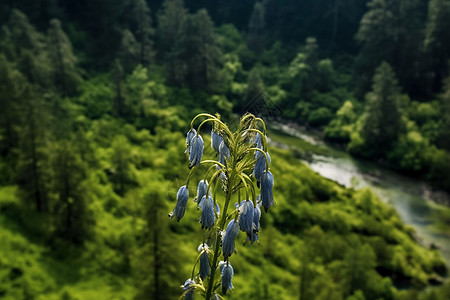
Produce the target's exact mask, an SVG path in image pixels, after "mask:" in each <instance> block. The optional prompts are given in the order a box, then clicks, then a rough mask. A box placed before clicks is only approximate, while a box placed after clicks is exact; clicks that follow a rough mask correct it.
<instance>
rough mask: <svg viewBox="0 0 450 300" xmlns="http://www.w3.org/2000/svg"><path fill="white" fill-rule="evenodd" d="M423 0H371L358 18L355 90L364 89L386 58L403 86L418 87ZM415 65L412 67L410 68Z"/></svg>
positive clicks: (367, 86)
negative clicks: (358, 76) (358, 49)
mask: <svg viewBox="0 0 450 300" xmlns="http://www.w3.org/2000/svg"><path fill="white" fill-rule="evenodd" d="M422 5H423V1H420V0H401V1H398V0H372V1H371V2H370V3H369V4H368V8H369V10H368V11H367V12H366V13H365V15H364V16H363V18H362V19H361V23H360V27H359V30H358V32H357V34H356V40H357V41H358V42H360V43H361V45H362V48H361V51H360V53H359V55H358V58H357V71H358V74H361V76H360V79H359V90H358V92H360V93H361V92H366V91H367V90H368V89H369V87H370V78H371V77H372V75H373V72H374V70H375V68H376V67H377V66H378V65H379V64H380V63H381V62H382V61H387V62H388V63H390V64H391V65H392V66H393V67H394V69H395V70H396V71H397V72H398V76H399V79H400V82H401V84H402V86H404V87H405V88H406V89H407V90H409V89H413V88H417V87H416V83H417V82H419V83H420V78H418V75H417V74H420V73H419V72H418V70H419V69H418V64H417V63H416V64H411V62H412V61H418V60H419V55H420V51H419V50H420V48H421V44H422V38H423V37H422V31H423V30H422V27H423V19H424V18H425V16H424V13H423V11H424V10H423V7H422ZM412 68H415V69H412Z"/></svg>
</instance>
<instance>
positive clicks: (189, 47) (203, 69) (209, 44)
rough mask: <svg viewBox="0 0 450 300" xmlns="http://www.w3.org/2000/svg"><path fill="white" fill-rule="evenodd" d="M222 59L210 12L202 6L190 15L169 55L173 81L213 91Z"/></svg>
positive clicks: (176, 83) (185, 20)
mask: <svg viewBox="0 0 450 300" xmlns="http://www.w3.org/2000/svg"><path fill="white" fill-rule="evenodd" d="M221 60H222V53H221V51H220V49H219V47H218V44H217V40H216V36H215V34H214V24H213V22H212V20H211V18H210V17H209V15H208V12H207V11H206V10H204V9H201V10H199V11H198V12H197V13H196V14H194V15H189V16H187V17H186V18H185V19H184V22H183V25H182V28H181V31H180V34H179V35H178V38H177V40H176V43H175V46H174V48H173V49H172V52H171V54H170V62H169V74H170V79H171V82H172V83H173V84H175V85H177V86H185V87H189V88H191V89H194V90H212V89H214V87H215V86H216V85H217V83H218V79H219V65H220V63H221Z"/></svg>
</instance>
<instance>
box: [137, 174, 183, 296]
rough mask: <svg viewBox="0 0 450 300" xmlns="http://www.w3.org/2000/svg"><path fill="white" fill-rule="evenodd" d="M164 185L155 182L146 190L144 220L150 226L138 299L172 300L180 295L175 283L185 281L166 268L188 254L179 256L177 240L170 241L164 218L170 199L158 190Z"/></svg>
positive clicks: (141, 270)
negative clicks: (172, 296)
mask: <svg viewBox="0 0 450 300" xmlns="http://www.w3.org/2000/svg"><path fill="white" fill-rule="evenodd" d="M161 184H162V182H154V183H153V184H152V185H151V186H147V187H146V188H144V189H143V190H144V192H143V204H144V207H145V208H144V209H143V212H144V215H143V217H144V219H145V220H146V222H147V227H146V230H145V233H146V234H145V235H144V237H145V238H144V239H143V241H142V242H143V243H142V245H140V246H139V249H142V253H140V254H141V256H142V257H139V258H138V259H139V262H140V264H139V268H138V269H137V271H138V273H140V274H139V275H140V276H141V277H142V279H141V280H140V282H139V293H138V294H137V295H136V297H135V299H136V300H138V299H148V298H149V299H154V300H162V299H169V298H170V297H171V295H174V294H176V293H177V292H178V289H179V287H178V286H177V285H176V284H174V282H178V281H180V282H182V281H183V280H185V279H184V278H183V274H181V273H180V272H178V271H177V269H176V268H167V266H173V265H175V264H177V262H178V261H179V259H180V258H181V257H183V256H185V254H183V253H182V252H180V251H179V250H178V249H179V247H178V245H177V244H176V241H175V239H173V238H170V236H171V235H173V232H170V228H169V222H168V218H166V217H165V215H166V211H167V209H168V207H167V201H166V200H165V199H166V197H167V195H165V194H164V192H163V190H161V189H159V186H160V185H161ZM175 279H176V280H175Z"/></svg>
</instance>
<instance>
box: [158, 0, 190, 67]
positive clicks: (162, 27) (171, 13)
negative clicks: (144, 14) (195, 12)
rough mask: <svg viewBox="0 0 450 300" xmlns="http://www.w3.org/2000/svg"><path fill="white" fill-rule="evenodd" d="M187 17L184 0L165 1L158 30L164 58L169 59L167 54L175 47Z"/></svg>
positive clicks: (159, 17)
mask: <svg viewBox="0 0 450 300" xmlns="http://www.w3.org/2000/svg"><path fill="white" fill-rule="evenodd" d="M187 15H188V12H187V9H186V8H185V7H184V0H164V2H163V4H162V9H161V11H160V12H159V14H158V29H157V36H158V45H159V49H160V51H159V52H160V53H161V55H162V56H163V58H166V59H167V58H168V56H167V53H169V52H170V50H171V49H172V47H173V46H174V45H175V42H176V39H177V36H178V34H179V33H180V31H181V26H182V23H183V22H184V19H185V18H186V16H187Z"/></svg>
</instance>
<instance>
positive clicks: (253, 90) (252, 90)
mask: <svg viewBox="0 0 450 300" xmlns="http://www.w3.org/2000/svg"><path fill="white" fill-rule="evenodd" d="M263 91H264V83H263V81H262V79H261V75H260V72H259V69H258V67H254V68H253V69H251V70H250V72H249V73H248V80H247V93H246V95H245V100H246V103H252V102H255V101H257V100H258V97H261V94H262V93H263Z"/></svg>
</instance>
